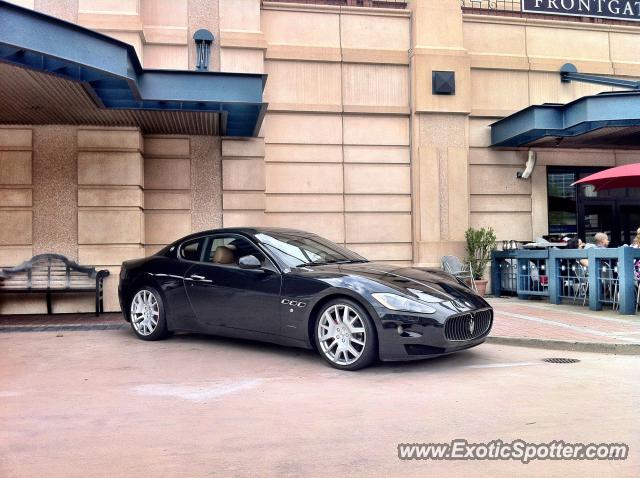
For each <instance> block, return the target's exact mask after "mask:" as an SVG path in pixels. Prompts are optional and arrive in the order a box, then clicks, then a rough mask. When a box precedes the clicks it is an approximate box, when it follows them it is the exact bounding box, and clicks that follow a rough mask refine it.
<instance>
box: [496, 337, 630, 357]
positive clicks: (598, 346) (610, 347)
mask: <svg viewBox="0 0 640 478" xmlns="http://www.w3.org/2000/svg"><path fill="white" fill-rule="evenodd" d="M486 342H487V343H489V344H496V345H514V346H518V347H532V348H539V349H549V350H568V351H573V352H595V353H603V354H620V355H640V343H638V344H609V343H602V342H569V341H566V340H551V339H529V338H523V337H500V336H495V335H493V336H491V335H490V336H489V337H487V340H486Z"/></svg>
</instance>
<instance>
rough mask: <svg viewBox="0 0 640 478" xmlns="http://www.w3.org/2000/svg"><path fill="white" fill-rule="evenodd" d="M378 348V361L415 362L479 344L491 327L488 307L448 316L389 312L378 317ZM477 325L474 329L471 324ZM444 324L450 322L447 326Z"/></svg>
mask: <svg viewBox="0 0 640 478" xmlns="http://www.w3.org/2000/svg"><path fill="white" fill-rule="evenodd" d="M379 317H380V322H379V323H378V347H379V356H380V360H383V361H394V360H419V359H424V358H430V357H438V356H441V355H447V354H451V353H454V352H458V351H460V350H465V349H468V348H471V347H475V346H476V345H480V344H481V343H483V342H484V341H485V340H486V338H487V336H488V335H489V333H490V332H491V327H492V326H493V310H492V309H491V308H485V309H479V310H471V311H467V312H464V313H459V314H453V315H450V316H446V315H441V314H437V316H436V317H428V316H424V315H412V314H405V313H401V314H398V313H397V312H393V311H386V313H382V314H380V316H379ZM474 319H475V322H477V323H479V324H480V323H481V324H482V327H481V328H479V329H477V330H474V326H471V332H469V327H470V324H471V322H473V321H474ZM447 321H455V322H450V323H449V324H448V325H447Z"/></svg>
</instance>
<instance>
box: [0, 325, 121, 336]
mask: <svg viewBox="0 0 640 478" xmlns="http://www.w3.org/2000/svg"><path fill="white" fill-rule="evenodd" d="M127 327H129V324H127V323H122V324H59V325H53V324H52V325H11V326H7V327H4V326H0V334H1V333H11V332H71V331H79V332H86V331H88V330H119V329H124V328H127Z"/></svg>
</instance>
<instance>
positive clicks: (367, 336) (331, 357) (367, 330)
mask: <svg viewBox="0 0 640 478" xmlns="http://www.w3.org/2000/svg"><path fill="white" fill-rule="evenodd" d="M336 307H337V309H335V308H336ZM345 307H348V308H349V309H351V311H353V312H354V314H357V316H358V318H359V319H360V323H361V324H362V326H363V327H356V328H354V329H351V328H349V329H347V330H346V332H347V333H346V334H345V332H344V331H345V327H344V324H343V323H338V324H336V323H335V322H334V323H333V325H334V326H335V327H337V328H339V329H342V332H339V335H336V336H333V337H331V338H328V339H325V340H322V338H321V337H320V336H321V334H322V332H323V331H327V332H328V329H327V327H331V324H329V325H327V321H328V320H330V319H331V318H332V317H335V316H336V314H337V315H344V313H345ZM328 311H329V313H328V316H327V317H326V318H325V317H324V315H325V313H326V312H328ZM347 314H348V316H349V317H350V318H351V317H354V316H355V315H352V314H351V312H349V311H348V312H347ZM321 322H323V328H322V330H321V329H320V327H321V326H320V323H321ZM358 324H359V322H358V321H357V319H355V318H354V323H353V325H354V326H355V325H358ZM361 328H363V329H364V333H353V330H359V329H361ZM313 330H314V338H315V344H316V348H317V350H318V353H319V354H320V356H321V357H322V358H323V359H324V360H325V362H327V363H328V364H329V365H331V366H332V367H334V368H337V369H339V370H349V371H353V370H360V369H362V368H365V367H368V366H369V365H371V364H373V362H375V361H376V359H377V358H378V336H377V334H376V328H375V326H374V325H373V321H372V320H371V317H370V316H369V314H368V313H367V311H366V310H365V309H364V308H363V307H362V306H361V305H360V304H358V303H357V302H355V301H353V300H349V299H343V298H339V299H335V300H332V301H330V302H328V303H326V304H325V305H324V306H323V307H322V309H320V311H319V312H318V315H317V317H316V319H315V324H314V329H313ZM340 334H343V335H340ZM327 335H329V334H327ZM327 335H325V337H327ZM345 339H346V340H345ZM353 339H356V340H358V341H361V342H364V345H363V346H360V344H357V343H355V342H353V343H352V342H351V341H352V340H353ZM363 339H364V340H363ZM329 340H331V341H332V342H331V343H329ZM333 341H335V342H336V344H333ZM345 342H347V343H346V345H345ZM340 343H341V344H342V345H340ZM323 344H325V345H323ZM330 344H333V345H332V346H331V347H329V345H330ZM349 344H350V345H351V346H352V348H354V349H355V350H356V351H357V352H359V356H358V357H357V358H356V355H355V354H352V353H351V352H349V351H346V350H344V351H343V352H342V355H340V358H339V359H337V360H341V361H343V362H345V363H340V362H338V361H336V355H337V354H338V350H339V349H340V347H341V346H342V347H345V346H348V345H349ZM349 359H352V360H353V361H352V362H349Z"/></svg>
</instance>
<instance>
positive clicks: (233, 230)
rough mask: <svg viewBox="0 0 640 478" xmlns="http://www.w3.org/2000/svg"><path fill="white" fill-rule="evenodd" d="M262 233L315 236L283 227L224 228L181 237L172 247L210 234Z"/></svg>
mask: <svg viewBox="0 0 640 478" xmlns="http://www.w3.org/2000/svg"><path fill="white" fill-rule="evenodd" d="M261 232H264V233H269V232H279V233H284V234H287V233H288V234H293V235H296V236H309V235H312V234H313V233H312V232H308V231H301V230H299V229H287V228H283V227H222V228H219V229H208V230H204V231H198V232H194V233H191V234H189V235H188V236H184V237H181V238H180V239H178V240H176V241H174V242H172V243H171V245H174V244H179V243H181V242H183V241H185V240H188V239H191V238H193V237H200V236H203V235H209V234H224V233H229V234H241V235H248V236H255V235H256V234H260V233H261Z"/></svg>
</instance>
